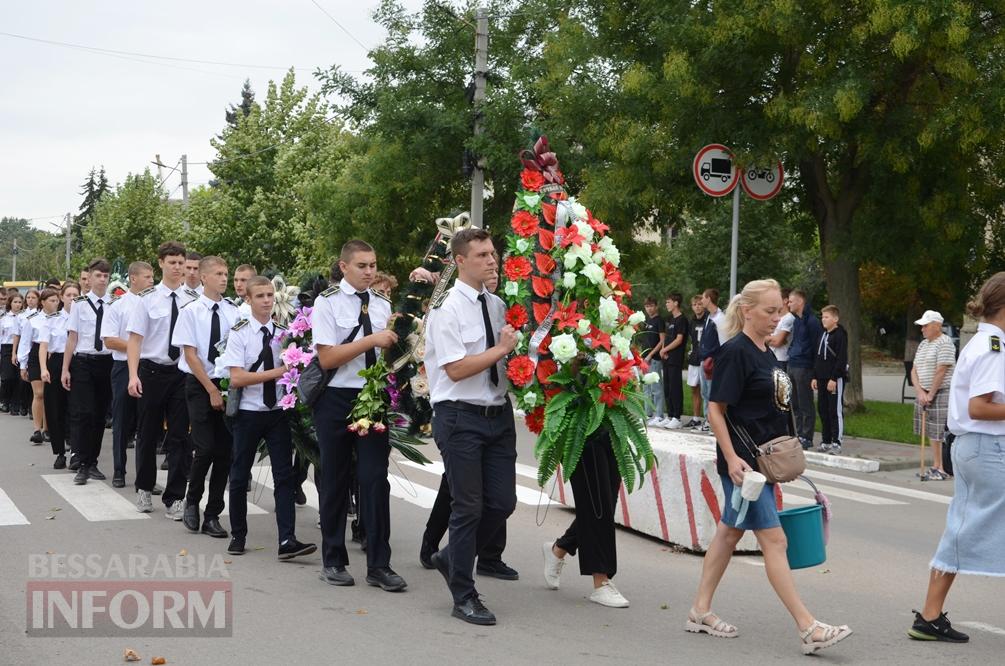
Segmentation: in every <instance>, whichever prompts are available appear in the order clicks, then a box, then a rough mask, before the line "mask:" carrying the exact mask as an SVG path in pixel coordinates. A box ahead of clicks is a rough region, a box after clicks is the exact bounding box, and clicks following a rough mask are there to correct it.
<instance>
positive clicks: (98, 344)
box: [94, 298, 105, 351]
mask: <svg viewBox="0 0 1005 666" xmlns="http://www.w3.org/2000/svg"><path fill="white" fill-rule="evenodd" d="M94 314H95V315H96V317H95V319H94V351H102V350H104V348H105V343H104V341H102V339H101V318H102V317H103V316H104V314H105V302H104V301H103V300H101V299H100V298H99V299H98V309H97V310H95V311H94Z"/></svg>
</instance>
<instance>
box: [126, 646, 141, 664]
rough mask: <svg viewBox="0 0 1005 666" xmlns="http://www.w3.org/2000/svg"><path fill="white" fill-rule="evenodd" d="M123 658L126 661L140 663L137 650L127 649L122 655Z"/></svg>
mask: <svg viewBox="0 0 1005 666" xmlns="http://www.w3.org/2000/svg"><path fill="white" fill-rule="evenodd" d="M122 658H123V659H124V660H126V661H139V660H140V655H138V654H136V650H134V649H132V648H126V653H125V654H124V655H122Z"/></svg>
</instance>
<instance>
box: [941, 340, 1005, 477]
mask: <svg viewBox="0 0 1005 666" xmlns="http://www.w3.org/2000/svg"><path fill="white" fill-rule="evenodd" d="M949 391H950V392H949V417H948V421H947V424H948V426H949V430H950V432H952V433H953V434H954V435H957V436H959V435H962V434H964V433H970V432H974V433H981V434H984V435H993V436H996V437H998V438H1001V437H1005V421H991V420H986V419H975V418H971V416H970V400H971V399H972V398H976V397H979V396H982V395H988V394H991V402H992V403H995V404H997V405H1001V404H1003V403H1005V331H1002V329H1000V328H998V327H997V326H995V325H994V324H990V323H988V322H981V323H979V324H977V332H976V333H975V334H974V337H972V338H970V342H968V343H967V345H966V346H965V347H964V348H963V349H962V350H961V351H960V357H959V358H958V359H956V372H955V373H954V374H953V383H952V386H951V387H950V389H949ZM999 446H1000V444H999ZM998 455H1000V449H999V454H998ZM999 460H1000V459H999ZM1000 465H1001V463H1000V462H999V463H998V469H999V470H1000V469H1001V467H1000ZM999 478H1000V477H999ZM999 491H1000V489H999Z"/></svg>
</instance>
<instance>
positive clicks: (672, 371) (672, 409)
mask: <svg viewBox="0 0 1005 666" xmlns="http://www.w3.org/2000/svg"><path fill="white" fill-rule="evenodd" d="M681 372H682V368H681V366H679V365H670V364H669V363H668V362H667V361H663V399H664V400H665V401H666V406H667V416H669V417H670V418H672V419H679V418H680V417H681V414H683V413H684V382H683V379H682V377H683V376H682V375H681Z"/></svg>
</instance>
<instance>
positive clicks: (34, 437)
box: [28, 430, 44, 444]
mask: <svg viewBox="0 0 1005 666" xmlns="http://www.w3.org/2000/svg"><path fill="white" fill-rule="evenodd" d="M28 441H29V442H31V443H32V444H41V443H42V442H43V441H44V440H43V439H42V431H41V430H36V431H35V432H33V433H31V437H29V438H28Z"/></svg>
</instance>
